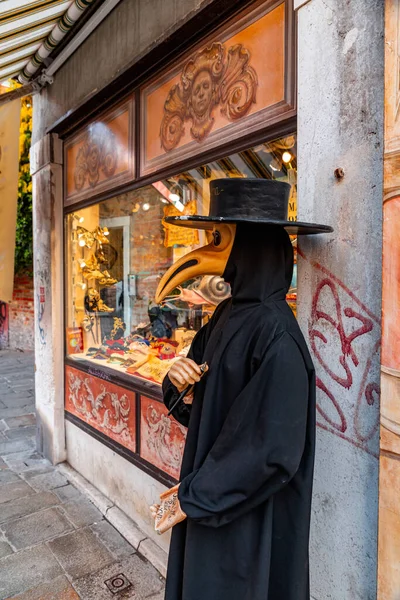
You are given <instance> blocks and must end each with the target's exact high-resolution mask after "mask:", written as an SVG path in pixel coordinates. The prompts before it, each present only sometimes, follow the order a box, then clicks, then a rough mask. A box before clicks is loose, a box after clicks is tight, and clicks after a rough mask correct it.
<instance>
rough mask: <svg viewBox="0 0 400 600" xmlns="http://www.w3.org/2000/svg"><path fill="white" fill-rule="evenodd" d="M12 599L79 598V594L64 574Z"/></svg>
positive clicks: (63, 599) (60, 599)
mask: <svg viewBox="0 0 400 600" xmlns="http://www.w3.org/2000/svg"><path fill="white" fill-rule="evenodd" d="M13 600H79V596H78V594H77V593H76V591H75V590H74V588H73V587H72V585H71V584H70V582H69V581H68V579H67V578H66V577H64V575H62V576H61V577H57V579H53V581H50V582H49V583H43V584H42V585H39V586H37V587H35V588H34V589H32V590H28V591H27V592H24V593H23V594H19V595H18V596H13Z"/></svg>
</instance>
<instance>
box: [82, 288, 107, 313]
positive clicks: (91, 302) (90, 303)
mask: <svg viewBox="0 0 400 600" xmlns="http://www.w3.org/2000/svg"><path fill="white" fill-rule="evenodd" d="M85 309H86V310H87V311H88V312H114V309H113V308H110V307H109V306H107V305H106V304H105V303H104V302H103V300H102V299H101V298H100V294H99V292H98V291H97V290H95V289H94V288H89V289H88V291H87V293H86V295H85Z"/></svg>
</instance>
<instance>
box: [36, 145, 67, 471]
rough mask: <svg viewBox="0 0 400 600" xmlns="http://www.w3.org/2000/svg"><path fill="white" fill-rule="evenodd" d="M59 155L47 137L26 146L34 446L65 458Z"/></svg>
mask: <svg viewBox="0 0 400 600" xmlns="http://www.w3.org/2000/svg"><path fill="white" fill-rule="evenodd" d="M61 163H62V151H61V145H60V143H59V140H58V139H57V137H56V136H53V135H47V136H46V137H45V138H43V139H41V140H39V141H38V142H37V143H36V144H35V145H33V146H32V148H31V173H32V183H33V211H32V212H33V250H34V261H33V267H34V282H35V288H34V298H35V367H36V368H35V395H36V416H37V447H38V450H39V452H42V453H43V454H44V455H45V456H46V457H47V458H49V459H50V460H51V461H52V462H53V463H59V462H61V461H63V460H65V456H66V453H65V429H64V365H63V362H64V343H63V339H64V338H63V245H62V244H63V214H62V164H61Z"/></svg>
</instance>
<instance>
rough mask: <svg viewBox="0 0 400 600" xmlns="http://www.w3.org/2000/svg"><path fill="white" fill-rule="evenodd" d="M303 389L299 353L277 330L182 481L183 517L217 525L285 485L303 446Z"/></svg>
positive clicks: (306, 392) (304, 374) (303, 368)
mask: <svg viewBox="0 0 400 600" xmlns="http://www.w3.org/2000/svg"><path fill="white" fill-rule="evenodd" d="M308 396H309V379H308V373H307V370H306V366H305V363H304V359H303V356H302V354H301V352H300V349H299V347H298V346H297V343H296V342H295V340H294V339H293V338H292V337H291V335H290V334H289V333H287V332H284V333H283V334H280V335H279V336H278V337H277V338H276V339H275V340H274V341H273V342H272V344H271V345H270V347H269V348H268V350H267V351H266V353H265V355H264V356H263V357H262V359H261V362H260V365H259V367H258V369H257V371H256V372H255V374H254V376H253V377H252V379H251V380H250V381H249V383H248V384H247V385H246V387H245V388H244V389H243V390H242V392H241V393H240V394H239V396H238V397H237V398H236V400H235V401H234V403H233V405H232V407H231V409H230V411H229V413H228V416H227V418H226V420H225V423H224V425H223V428H222V430H221V433H220V434H219V436H218V438H217V440H216V442H215V444H214V446H213V447H212V449H211V451H210V452H209V454H208V456H207V458H206V459H205V461H204V463H203V464H202V466H201V467H200V469H198V470H196V471H194V472H193V473H191V474H190V475H188V476H187V477H185V478H184V479H183V481H182V482H181V486H180V488H179V493H178V495H179V500H180V503H181V506H182V510H183V511H184V512H185V513H186V514H187V516H188V517H189V518H191V519H194V520H196V521H197V522H199V523H201V524H204V525H208V526H210V527H219V526H221V525H224V524H226V523H229V522H231V521H233V520H234V519H236V518H238V517H240V516H241V515H243V514H245V513H247V512H248V511H250V510H251V509H253V508H255V507H256V506H258V505H259V504H261V503H262V502H265V501H266V500H267V499H268V498H269V497H270V496H272V495H273V494H275V493H276V492H278V491H279V490H281V489H282V488H283V487H284V486H285V485H287V483H288V482H289V481H290V479H291V478H292V477H293V476H294V475H295V473H296V471H297V470H298V468H299V464H300V461H301V458H302V455H303V452H304V448H305V439H306V428H307V413H308Z"/></svg>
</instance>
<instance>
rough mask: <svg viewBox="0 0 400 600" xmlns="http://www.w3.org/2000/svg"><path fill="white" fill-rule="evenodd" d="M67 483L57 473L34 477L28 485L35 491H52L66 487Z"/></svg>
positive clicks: (62, 476) (52, 472)
mask: <svg viewBox="0 0 400 600" xmlns="http://www.w3.org/2000/svg"><path fill="white" fill-rule="evenodd" d="M67 483H68V481H67V480H66V479H65V477H64V475H61V473H59V472H58V471H55V470H53V471H51V472H50V473H44V474H42V475H36V476H35V477H32V478H31V479H30V480H29V485H31V486H32V487H33V489H34V490H36V491H38V492H39V491H45V490H52V489H54V488H58V487H62V486H64V485H67Z"/></svg>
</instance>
